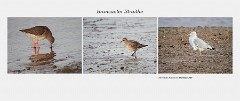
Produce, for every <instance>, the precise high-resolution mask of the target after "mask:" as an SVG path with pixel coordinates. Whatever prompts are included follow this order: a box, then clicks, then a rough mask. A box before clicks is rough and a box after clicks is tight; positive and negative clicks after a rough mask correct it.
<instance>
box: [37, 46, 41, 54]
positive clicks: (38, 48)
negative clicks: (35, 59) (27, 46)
mask: <svg viewBox="0 0 240 101" xmlns="http://www.w3.org/2000/svg"><path fill="white" fill-rule="evenodd" d="M39 52H40V47H38V50H37V55H38V54H39Z"/></svg>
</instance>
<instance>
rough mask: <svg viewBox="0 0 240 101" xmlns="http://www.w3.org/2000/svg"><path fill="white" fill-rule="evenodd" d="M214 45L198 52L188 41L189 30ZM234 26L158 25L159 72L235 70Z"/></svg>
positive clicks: (208, 72)
mask: <svg viewBox="0 0 240 101" xmlns="http://www.w3.org/2000/svg"><path fill="white" fill-rule="evenodd" d="M192 31H196V32H197V36H198V37H199V38H201V39H203V40H204V41H205V42H207V43H208V44H209V45H211V46H212V47H214V48H215V50H206V51H203V52H202V56H199V55H200V54H199V51H194V50H193V49H192V47H191V46H190V44H189V42H188V38H189V36H187V35H188V34H189V33H190V32H192ZM232 33H233V32H232V27H201V26H198V27H159V33H158V38H159V39H158V49H159V52H158V72H159V73H174V74H177V73H192V74H231V73H232V58H233V57H232Z"/></svg>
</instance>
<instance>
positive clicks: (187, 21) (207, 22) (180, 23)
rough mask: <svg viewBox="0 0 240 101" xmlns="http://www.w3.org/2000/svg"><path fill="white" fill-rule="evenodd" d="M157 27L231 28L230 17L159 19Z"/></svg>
mask: <svg viewBox="0 0 240 101" xmlns="http://www.w3.org/2000/svg"><path fill="white" fill-rule="evenodd" d="M158 26H159V27H197V26H202V27H205V26H207V27H212V26H222V27H232V18H231V17H159V18H158Z"/></svg>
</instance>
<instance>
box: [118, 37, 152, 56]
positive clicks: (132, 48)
mask: <svg viewBox="0 0 240 101" xmlns="http://www.w3.org/2000/svg"><path fill="white" fill-rule="evenodd" d="M121 43H123V44H124V45H125V46H126V47H127V48H128V49H129V50H130V51H131V52H133V54H132V55H131V56H134V55H135V56H136V51H137V50H138V49H140V48H143V47H146V46H148V45H143V44H140V43H139V42H137V41H134V40H128V39H127V38H123V39H122V41H121Z"/></svg>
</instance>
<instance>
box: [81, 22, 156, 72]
mask: <svg viewBox="0 0 240 101" xmlns="http://www.w3.org/2000/svg"><path fill="white" fill-rule="evenodd" d="M156 21H157V18H134V17H132V18H125V17H123V18H111V17H105V18H91V17H89V18H84V19H83V23H84V30H83V33H84V34H83V39H84V40H83V50H84V51H83V55H84V57H83V61H84V62H83V67H84V68H83V73H96V74H98V73H105V74H110V73H111V74H112V73H117V74H119V73H121V74H122V73H124V74H129V73H133V74H154V73H156V72H157V69H156V68H157V67H156V66H157V64H156V61H157V23H156ZM124 37H126V38H128V39H130V40H135V41H138V42H140V43H142V44H147V45H148V46H147V47H144V48H142V49H139V50H138V51H137V58H134V57H132V56H131V54H132V52H130V51H129V50H128V49H127V48H126V47H125V46H124V45H123V44H121V43H120V42H121V40H122V38H124Z"/></svg>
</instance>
